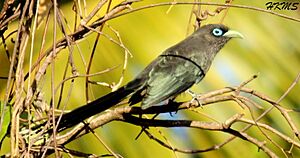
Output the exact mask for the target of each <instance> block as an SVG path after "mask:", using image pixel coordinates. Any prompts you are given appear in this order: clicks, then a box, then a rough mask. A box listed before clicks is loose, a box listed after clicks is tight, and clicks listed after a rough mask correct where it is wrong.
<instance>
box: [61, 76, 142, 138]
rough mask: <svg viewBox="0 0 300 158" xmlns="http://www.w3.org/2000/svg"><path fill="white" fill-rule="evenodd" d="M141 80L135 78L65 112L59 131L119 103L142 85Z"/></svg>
mask: <svg viewBox="0 0 300 158" xmlns="http://www.w3.org/2000/svg"><path fill="white" fill-rule="evenodd" d="M140 83H141V82H140V81H139V80H134V81H132V82H130V83H129V84H127V85H126V86H123V87H121V88H119V89H118V90H116V91H114V92H111V93H109V94H107V95H105V96H103V97H101V98H99V99H96V100H94V101H93V102H90V103H88V104H86V105H84V106H81V107H79V108H77V109H75V110H73V111H71V112H69V113H66V114H63V115H62V118H61V120H60V122H59V124H58V126H57V132H61V131H63V130H65V129H67V128H70V127H72V126H74V125H76V124H78V123H80V122H82V121H83V120H85V119H87V118H89V117H91V116H93V115H96V114H98V113H100V112H103V111H105V110H107V109H109V108H110V107H112V106H114V105H116V104H118V103H119V102H121V101H122V100H124V99H125V98H126V97H127V96H128V95H130V94H131V93H133V92H134V91H135V90H136V89H138V88H139V87H140Z"/></svg>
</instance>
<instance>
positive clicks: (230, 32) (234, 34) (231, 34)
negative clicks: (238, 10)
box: [223, 30, 244, 38]
mask: <svg viewBox="0 0 300 158" xmlns="http://www.w3.org/2000/svg"><path fill="white" fill-rule="evenodd" d="M223 36H226V37H230V38H233V37H237V38H244V36H243V35H242V34H241V33H239V32H237V31H234V30H228V31H227V32H226V33H225V34H224V35H223Z"/></svg>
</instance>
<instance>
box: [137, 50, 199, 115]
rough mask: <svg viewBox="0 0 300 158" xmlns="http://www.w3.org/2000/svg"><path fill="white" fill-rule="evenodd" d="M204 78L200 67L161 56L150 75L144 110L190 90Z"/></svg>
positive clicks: (171, 57)
mask: <svg viewBox="0 0 300 158" xmlns="http://www.w3.org/2000/svg"><path fill="white" fill-rule="evenodd" d="M203 77H204V73H203V71H202V70H201V68H199V65H196V64H195V63H193V62H191V61H190V60H186V59H184V58H180V57H176V56H161V57H160V61H158V62H157V64H156V65H155V66H154V67H153V69H152V70H151V71H150V73H149V79H148V81H147V84H146V86H147V87H146V94H145V95H144V98H143V100H142V108H143V109H146V108H148V107H150V106H155V104H158V103H160V102H162V101H165V100H167V99H169V98H171V97H176V96H177V95H178V94H180V93H182V92H184V91H185V90H187V89H188V88H190V87H191V86H192V85H193V84H194V83H197V82H198V81H200V80H201V79H202V78H203Z"/></svg>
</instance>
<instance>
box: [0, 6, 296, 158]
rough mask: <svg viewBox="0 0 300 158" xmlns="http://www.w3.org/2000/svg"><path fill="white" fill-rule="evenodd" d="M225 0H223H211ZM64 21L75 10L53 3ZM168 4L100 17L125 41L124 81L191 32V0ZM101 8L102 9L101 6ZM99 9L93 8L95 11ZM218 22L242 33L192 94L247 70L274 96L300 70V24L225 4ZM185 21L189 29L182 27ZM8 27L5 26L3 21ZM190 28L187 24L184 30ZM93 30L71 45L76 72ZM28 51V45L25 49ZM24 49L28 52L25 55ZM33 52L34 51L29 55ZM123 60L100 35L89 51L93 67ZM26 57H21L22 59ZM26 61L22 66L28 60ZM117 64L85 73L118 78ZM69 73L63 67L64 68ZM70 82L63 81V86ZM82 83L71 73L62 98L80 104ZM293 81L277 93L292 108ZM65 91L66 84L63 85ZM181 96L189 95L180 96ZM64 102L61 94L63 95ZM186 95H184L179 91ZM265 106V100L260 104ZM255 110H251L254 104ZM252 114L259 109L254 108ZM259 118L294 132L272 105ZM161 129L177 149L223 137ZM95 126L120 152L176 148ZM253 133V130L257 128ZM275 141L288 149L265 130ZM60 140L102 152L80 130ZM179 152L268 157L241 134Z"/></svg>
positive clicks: (220, 108)
mask: <svg viewBox="0 0 300 158" xmlns="http://www.w3.org/2000/svg"><path fill="white" fill-rule="evenodd" d="M158 2H163V1H161V0H154V1H142V2H138V3H134V4H133V5H132V7H133V8H136V7H139V6H145V5H148V4H153V3H158ZM214 2H220V3H224V2H223V1H214ZM266 2H268V1H264V0H255V1H234V2H233V4H241V5H247V6H256V7H259V8H264V9H266V5H265V4H266ZM96 3H97V1H88V2H87V11H88V13H89V12H90V11H91V10H92V9H93V8H94V6H95V5H96ZM118 3H119V1H115V2H113V3H112V6H114V5H115V4H118ZM60 8H61V10H62V12H63V13H64V15H65V18H66V19H67V21H68V24H69V26H70V27H71V28H72V29H71V30H73V25H74V12H73V11H72V9H71V8H72V3H71V2H66V3H63V4H61V5H60ZM215 8H216V6H202V9H208V10H211V11H213V10H214V9H215ZM168 9H169V6H163V7H155V8H150V9H146V10H141V11H138V12H135V13H131V14H127V15H125V16H121V17H118V18H116V19H113V20H110V21H108V22H107V24H108V25H109V26H111V27H113V28H114V29H115V30H117V31H118V32H119V33H120V36H121V38H122V41H123V43H124V45H125V46H126V47H127V48H128V49H129V50H130V52H131V53H132V54H133V57H132V58H130V59H129V60H128V68H127V70H126V72H125V75H124V79H125V80H124V82H123V85H124V84H126V83H127V82H128V81H130V80H131V79H133V78H134V76H135V75H136V74H137V73H138V72H140V71H141V70H142V69H143V68H144V67H145V66H146V65H147V64H148V63H150V62H151V61H152V60H153V59H154V58H155V57H157V56H158V55H159V54H160V53H161V52H162V51H164V50H165V49H167V48H168V47H170V46H172V45H174V44H176V43H177V42H179V41H181V40H182V39H184V38H185V37H186V34H190V33H191V32H192V30H193V26H191V25H192V24H193V23H192V24H191V23H189V20H188V19H189V17H190V14H191V10H192V6H191V5H176V6H174V7H173V8H172V9H171V10H170V12H168V13H167V11H168ZM103 10H104V9H103ZM299 11H300V5H298V9H297V10H282V11H278V10H275V11H274V12H277V13H282V14H286V15H289V16H292V17H296V18H300V15H299V13H300V12H299ZM223 13H224V12H222V13H221V14H219V15H216V16H214V17H209V18H208V19H207V20H205V21H203V23H202V25H204V24H208V23H219V22H220V20H221V18H222V16H223ZM102 14H103V13H100V14H99V16H101V15H102ZM223 24H226V25H227V26H229V27H230V28H232V29H235V30H238V31H239V32H241V33H242V34H243V35H244V36H245V38H244V39H243V40H240V39H234V40H232V41H230V42H229V44H227V45H226V46H225V47H224V48H223V49H222V50H221V52H220V53H219V54H218V56H217V57H216V59H215V61H214V63H213V65H212V67H211V69H210V71H209V73H208V74H207V76H206V77H205V79H204V80H203V81H202V82H201V83H199V84H198V85H196V86H194V87H193V88H192V89H193V91H195V92H197V93H204V92H207V91H211V90H216V89H220V88H223V87H227V86H236V85H239V84H240V83H241V82H243V81H245V80H247V79H249V78H250V77H251V76H252V75H255V74H258V78H257V79H256V80H254V81H253V82H251V83H250V84H249V85H248V87H250V88H252V89H254V90H257V91H260V92H262V93H264V94H266V95H268V96H270V97H271V98H273V99H274V100H276V99H278V98H279V97H280V96H281V95H282V94H283V93H284V92H285V91H286V90H287V88H288V87H289V85H290V84H291V82H293V80H294V79H295V78H296V76H297V74H298V73H299V72H300V45H299V41H300V30H299V29H300V27H299V26H300V23H299V22H295V21H291V20H287V19H284V18H281V17H277V16H274V15H271V14H267V13H262V12H258V11H253V10H247V9H238V8H230V9H229V11H228V14H227V15H226V17H225V20H224V22H223ZM11 26H12V28H13V27H16V26H17V23H15V24H11ZM43 27H44V24H42V26H41V27H40V29H38V30H37V34H36V37H35V38H36V39H35V41H36V44H35V45H34V47H35V49H34V50H35V51H36V52H34V53H36V54H37V53H38V52H39V49H40V43H41V38H42V33H43ZM52 28H53V23H52V20H51V21H50V25H49V30H48V36H47V41H46V47H45V48H49V47H50V46H51V44H52V40H53V39H52V38H53V37H52V33H53V30H52ZM188 28H190V29H188ZM10 29H11V28H10ZM187 30H189V31H187ZM104 32H105V33H106V34H108V35H110V36H112V37H113V38H114V39H117V38H116V36H115V35H114V33H113V32H112V31H111V30H110V29H109V28H108V27H107V26H106V27H105V28H104ZM58 36H59V37H62V34H61V33H60V32H59V33H58ZM95 37H96V34H95V33H93V34H92V35H90V36H88V38H86V39H84V40H83V41H82V42H81V43H79V48H80V49H78V48H77V47H75V46H74V48H75V49H74V53H73V55H74V59H75V64H76V67H77V68H78V71H79V72H80V73H81V74H84V73H85V67H84V65H83V62H82V60H81V58H80V54H79V52H80V51H81V53H82V55H83V56H84V59H85V61H87V60H88V59H89V56H90V53H91V52H92V47H93V43H94V40H95ZM9 48H10V49H11V50H12V48H13V45H12V44H10V45H9ZM28 50H29V49H28ZM0 52H2V53H1V54H0V60H1V67H2V68H1V70H0V75H1V76H7V74H8V68H9V65H8V64H9V62H8V61H7V58H6V56H5V53H4V49H3V47H0ZM67 52H68V51H67V50H63V51H62V52H60V53H59V55H58V56H57V59H56V64H55V65H56V71H55V75H56V80H55V82H56V84H57V85H58V83H59V82H60V81H61V80H62V74H63V70H64V69H63V68H64V67H65V65H66V62H67V57H68V54H67ZM28 57H29V55H28V56H27V60H26V61H27V62H28V59H29V58H28ZM36 58H37V55H36V56H35V57H34V59H36ZM123 60H124V50H123V49H122V48H120V47H119V46H117V45H116V44H113V43H112V42H111V41H110V40H108V39H107V38H105V37H103V36H102V37H101V38H100V41H99V43H98V46H97V51H96V54H95V56H94V60H93V64H92V69H91V72H92V73H94V72H98V71H101V70H104V69H106V68H109V67H112V66H116V65H120V64H122V63H123ZM27 64H28V63H27ZM27 66H28V65H27ZM50 70H51V69H49V70H48V71H47V74H46V75H45V78H44V81H43V84H42V86H41V87H40V88H42V91H43V92H44V95H45V99H46V100H48V101H49V100H50V97H51V94H50V91H49V89H50V75H51V73H50ZM121 71H122V68H121V67H119V68H118V69H116V70H114V71H112V72H109V73H106V74H103V75H100V76H97V77H92V78H91V79H92V80H93V81H100V82H107V83H112V82H118V80H119V78H120V75H121ZM68 74H69V75H70V70H69V73H68ZM69 86H70V84H69V83H68V84H67V85H66V89H68V88H69ZM5 87H6V80H0V88H1V96H2V98H3V96H4V93H5ZM91 87H92V92H93V95H94V99H95V98H98V97H100V96H102V95H104V94H107V93H108V92H110V91H111V89H109V88H107V87H103V86H99V85H98V86H97V85H92V86H91ZM84 89H85V82H84V78H78V79H76V80H75V85H74V87H73V90H72V93H71V98H70V100H69V102H68V104H67V105H68V106H67V109H74V108H75V107H78V106H80V105H82V104H84V103H85V97H84V96H85V92H84ZM299 94H300V86H299V84H298V85H297V86H296V87H295V88H294V89H293V90H292V91H291V92H290V93H289V94H288V96H287V97H286V98H285V99H284V100H283V102H282V105H283V106H284V107H287V108H291V109H299V103H300V97H299ZM64 96H67V90H66V91H65V92H64ZM183 97H188V96H187V95H183ZM63 98H64V99H63V102H62V103H63V104H64V103H65V102H66V101H67V100H66V99H65V98H66V97H63ZM183 99H186V98H183ZM263 107H264V108H265V109H267V108H268V107H269V105H266V104H263ZM253 109H254V111H255V110H257V109H255V108H253ZM197 110H198V111H199V112H201V113H204V114H206V115H209V116H210V117H212V118H214V119H216V120H217V121H219V122H223V121H225V120H226V119H228V118H229V117H231V116H232V115H233V114H236V113H245V114H246V117H247V118H249V119H251V116H249V111H248V110H247V109H245V110H243V109H241V108H240V107H239V106H237V105H236V104H232V103H229V102H224V103H218V104H213V105H210V106H205V107H204V108H199V109H197ZM256 112H257V114H256V115H255V116H258V114H259V113H260V112H259V111H256ZM291 115H292V118H293V119H294V122H295V123H298V124H296V125H297V127H298V129H299V128H300V125H299V122H300V117H299V113H291ZM160 118H165V119H194V120H200V121H212V120H210V119H209V118H207V117H205V116H204V115H200V114H196V113H193V112H190V111H180V112H179V113H177V114H174V115H173V117H171V116H170V115H168V114H164V115H161V116H160ZM262 122H264V123H267V124H269V125H271V126H272V127H274V128H276V129H277V130H279V131H282V132H283V133H284V134H286V135H289V136H291V137H293V136H292V135H293V133H292V131H291V130H290V128H289V126H288V125H287V123H286V121H285V120H284V119H283V117H282V116H281V115H280V113H279V112H278V111H276V110H274V111H273V112H271V113H270V114H269V115H268V116H267V117H266V118H265V119H263V121H262ZM242 127H244V125H243V124H239V126H235V128H237V129H241V128H242ZM159 130H160V131H162V132H163V135H164V136H165V137H166V138H167V139H168V141H170V142H171V144H172V145H173V146H174V147H177V148H183V149H204V148H207V147H210V146H212V145H214V144H219V143H221V142H223V141H224V140H226V138H228V137H229V135H228V134H224V133H221V132H211V131H203V130H196V129H187V128H172V129H171V128H170V129H167V128H159ZM150 131H151V132H152V133H153V134H155V135H156V136H157V137H159V138H160V139H163V137H162V136H161V135H160V134H158V132H157V129H155V128H151V130H150ZM96 132H97V133H98V134H99V135H100V137H101V138H102V139H103V140H104V141H105V143H107V145H108V146H109V147H110V148H111V149H112V150H113V151H114V152H116V153H119V154H121V155H122V156H124V157H130V158H135V157H137V158H139V157H144V158H146V157H149V158H150V157H176V156H175V154H174V153H173V152H172V151H171V150H168V149H166V148H164V147H162V146H160V145H158V144H157V143H156V142H154V141H153V140H150V139H149V138H148V137H147V136H146V135H145V134H142V136H141V137H140V138H139V139H138V140H134V138H135V137H136V136H137V134H138V133H139V132H140V127H136V126H133V125H130V124H126V123H123V122H112V123H109V124H107V125H105V126H103V127H101V128H98V129H97V130H96ZM257 133H259V134H257ZM248 134H249V135H251V136H254V137H256V138H258V139H259V140H265V139H266V138H265V137H264V136H263V135H262V134H261V133H260V132H259V130H258V129H257V128H255V127H253V128H251V129H250V130H249V132H248ZM272 138H274V140H276V142H277V143H278V144H280V145H281V146H282V147H284V148H286V149H289V145H288V144H287V143H286V142H284V141H282V140H281V139H279V138H278V137H272ZM268 145H270V146H269V147H270V148H271V149H273V150H275V151H276V153H278V154H279V155H280V154H281V155H280V156H284V155H283V154H282V153H281V152H280V150H278V148H276V147H274V146H273V145H271V143H270V142H268ZM4 146H7V147H5V148H4V150H3V151H1V154H2V153H5V152H6V151H9V139H6V140H5V144H4ZM67 147H69V148H72V149H78V150H80V151H84V152H87V153H95V154H97V155H101V154H105V153H108V151H106V150H105V148H104V147H103V145H102V144H101V143H100V142H99V141H97V140H96V139H95V137H94V136H93V135H92V134H89V135H86V136H84V137H82V138H80V139H78V140H76V141H74V142H72V143H70V144H68V145H67ZM293 151H294V156H295V157H297V156H300V153H299V150H298V149H294V150H293ZM176 155H177V157H180V158H198V157H199V158H200V157H218V158H222V157H267V156H266V154H264V153H263V152H262V151H258V148H257V147H256V146H254V145H252V144H250V143H248V142H245V141H243V140H240V139H235V140H234V141H232V142H230V143H228V144H227V145H225V146H224V147H223V148H221V149H219V150H215V151H211V152H206V153H200V154H182V153H176Z"/></svg>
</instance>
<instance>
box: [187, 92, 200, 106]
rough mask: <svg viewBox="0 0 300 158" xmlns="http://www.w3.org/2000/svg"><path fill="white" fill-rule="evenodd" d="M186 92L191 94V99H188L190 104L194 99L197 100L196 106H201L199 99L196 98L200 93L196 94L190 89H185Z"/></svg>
mask: <svg viewBox="0 0 300 158" xmlns="http://www.w3.org/2000/svg"><path fill="white" fill-rule="evenodd" d="M187 93H188V94H190V95H191V96H192V100H191V101H190V105H193V103H194V101H196V102H197V106H200V107H201V108H203V106H202V104H201V101H200V100H199V99H198V98H199V97H200V96H201V94H196V93H195V92H193V91H191V90H190V89H189V90H188V91H187Z"/></svg>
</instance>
